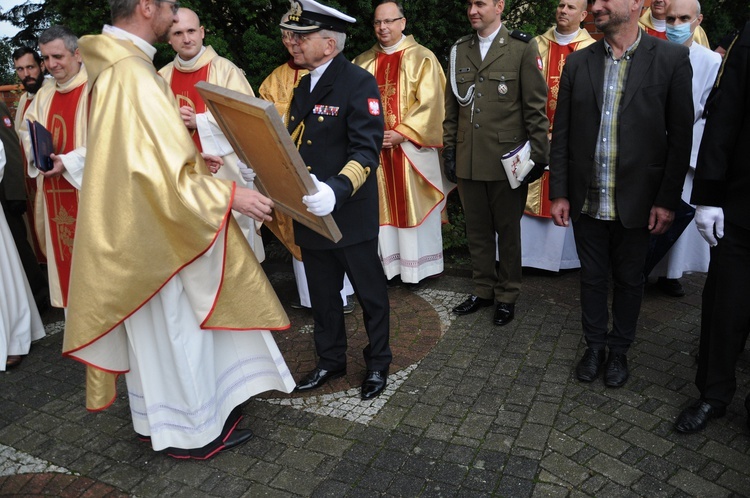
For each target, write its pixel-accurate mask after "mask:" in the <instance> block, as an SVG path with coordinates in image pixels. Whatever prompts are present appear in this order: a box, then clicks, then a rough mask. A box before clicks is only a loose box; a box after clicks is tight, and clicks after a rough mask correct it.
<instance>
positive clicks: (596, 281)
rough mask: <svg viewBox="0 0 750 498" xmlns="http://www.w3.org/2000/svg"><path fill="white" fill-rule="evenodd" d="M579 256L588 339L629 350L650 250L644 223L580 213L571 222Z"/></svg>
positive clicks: (591, 342) (596, 344)
mask: <svg viewBox="0 0 750 498" xmlns="http://www.w3.org/2000/svg"><path fill="white" fill-rule="evenodd" d="M573 234H574V235H575V240H576V248H577V249H578V258H579V259H580V261H581V322H582V324H583V334H584V337H585V338H586V344H587V345H588V347H590V348H592V349H603V348H604V347H605V346H606V347H608V348H609V350H610V351H611V352H613V353H627V351H628V348H630V345H631V344H632V343H633V340H634V339H635V329H636V325H637V324H638V314H639V313H640V311H641V301H642V299H643V284H644V277H643V265H644V263H645V261H646V253H647V252H648V237H649V232H648V229H646V228H625V227H623V226H622V223H620V221H603V220H597V219H594V218H591V217H590V216H587V215H585V214H582V215H581V216H580V218H578V221H576V222H574V223H573ZM610 267H611V269H612V279H613V281H614V290H613V295H612V332H611V333H608V327H609V311H608V306H607V296H608V294H609V271H610Z"/></svg>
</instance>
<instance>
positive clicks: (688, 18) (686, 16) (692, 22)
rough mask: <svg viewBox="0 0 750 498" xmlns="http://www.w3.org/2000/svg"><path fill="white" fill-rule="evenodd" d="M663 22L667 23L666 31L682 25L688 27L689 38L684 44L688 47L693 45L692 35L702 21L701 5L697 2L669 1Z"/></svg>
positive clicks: (693, 0) (687, 0) (695, 0)
mask: <svg viewBox="0 0 750 498" xmlns="http://www.w3.org/2000/svg"><path fill="white" fill-rule="evenodd" d="M665 20H666V21H667V31H670V30H671V29H672V28H674V27H677V26H680V25H683V24H687V25H689V26H690V36H689V37H688V38H687V40H685V42H684V44H685V45H686V46H688V47H689V46H690V45H691V44H692V43H693V33H694V32H695V30H696V28H698V26H700V24H701V21H702V20H703V15H702V14H701V4H700V3H699V2H698V0H670V2H669V5H667V13H666V15H665ZM667 35H669V33H667ZM667 38H669V36H667Z"/></svg>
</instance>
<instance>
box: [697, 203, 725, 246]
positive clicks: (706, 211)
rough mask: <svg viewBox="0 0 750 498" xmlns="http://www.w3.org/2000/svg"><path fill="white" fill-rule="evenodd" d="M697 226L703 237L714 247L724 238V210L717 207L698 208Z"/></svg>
mask: <svg viewBox="0 0 750 498" xmlns="http://www.w3.org/2000/svg"><path fill="white" fill-rule="evenodd" d="M695 225H696V226H697V227H698V231H699V232H700V234H701V237H703V238H704V239H706V242H708V245H710V246H711V247H714V246H715V245H716V244H718V243H719V241H718V240H716V239H720V238H722V237H723V236H724V210H722V209H721V208H720V207H715V206H696V208H695Z"/></svg>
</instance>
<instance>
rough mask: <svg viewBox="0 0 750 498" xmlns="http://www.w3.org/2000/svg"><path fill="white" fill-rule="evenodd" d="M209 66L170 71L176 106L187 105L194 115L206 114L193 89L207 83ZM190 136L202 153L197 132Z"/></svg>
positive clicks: (202, 103)
mask: <svg viewBox="0 0 750 498" xmlns="http://www.w3.org/2000/svg"><path fill="white" fill-rule="evenodd" d="M210 68H211V64H206V65H205V66H203V67H202V68H200V69H198V70H197V71H193V72H190V73H185V72H182V71H180V70H179V69H177V67H175V68H174V70H173V71H172V82H171V83H170V86H171V88H172V93H174V96H175V97H176V98H177V104H178V105H179V106H180V107H182V106H185V105H189V106H190V107H192V108H193V110H194V111H195V113H196V114H202V113H204V112H206V103H205V102H203V99H202V98H201V96H200V94H199V93H198V90H196V89H195V84H196V83H199V82H201V81H208V73H209V71H210ZM190 136H191V137H192V138H193V142H195V146H196V147H198V150H199V151H201V152H203V148H202V147H201V138H200V136H199V135H198V130H191V131H190Z"/></svg>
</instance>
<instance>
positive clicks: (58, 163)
mask: <svg viewBox="0 0 750 498" xmlns="http://www.w3.org/2000/svg"><path fill="white" fill-rule="evenodd" d="M49 158H50V159H52V169H51V170H49V171H40V173H41V174H42V176H44V177H45V178H53V177H55V176H60V175H62V174H63V171H65V165H64V164H63V161H62V158H61V157H60V156H58V155H57V154H50V155H49Z"/></svg>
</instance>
